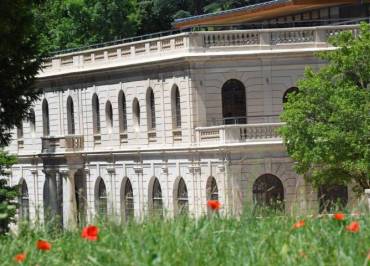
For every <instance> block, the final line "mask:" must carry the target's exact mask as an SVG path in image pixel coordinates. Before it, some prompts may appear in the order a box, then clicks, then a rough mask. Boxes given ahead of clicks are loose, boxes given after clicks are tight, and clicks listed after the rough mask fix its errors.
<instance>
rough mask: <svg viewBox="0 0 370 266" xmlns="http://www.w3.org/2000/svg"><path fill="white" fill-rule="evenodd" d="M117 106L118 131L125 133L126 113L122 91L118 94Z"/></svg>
mask: <svg viewBox="0 0 370 266" xmlns="http://www.w3.org/2000/svg"><path fill="white" fill-rule="evenodd" d="M118 108H119V131H120V133H125V132H126V131H127V113H126V97H125V94H124V93H123V91H120V92H119V95H118Z"/></svg>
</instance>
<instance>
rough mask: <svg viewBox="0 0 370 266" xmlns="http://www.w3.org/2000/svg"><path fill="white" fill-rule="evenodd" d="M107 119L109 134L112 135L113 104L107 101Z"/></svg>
mask: <svg viewBox="0 0 370 266" xmlns="http://www.w3.org/2000/svg"><path fill="white" fill-rule="evenodd" d="M105 117H106V121H107V128H108V131H109V133H112V128H113V109H112V104H111V103H110V101H107V103H106V104H105Z"/></svg>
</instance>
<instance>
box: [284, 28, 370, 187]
mask: <svg viewBox="0 0 370 266" xmlns="http://www.w3.org/2000/svg"><path fill="white" fill-rule="evenodd" d="M356 35H357V36H356V37H354V35H352V33H351V32H350V31H349V32H343V33H341V34H339V35H338V36H335V37H333V38H331V39H330V42H331V44H332V45H333V46H335V47H337V49H334V50H332V51H327V52H322V53H319V57H320V58H321V59H324V60H325V61H327V65H326V66H324V67H322V68H321V69H320V70H319V71H318V72H315V71H313V70H312V69H311V68H307V69H306V71H305V76H304V78H303V79H302V80H300V81H299V82H298V86H299V92H298V93H292V94H290V95H289V96H288V102H287V103H286V104H285V105H284V111H283V113H282V115H281V118H282V120H283V121H284V122H286V125H285V126H283V127H282V129H281V134H282V136H283V139H284V142H285V144H286V147H287V150H288V153H289V155H290V156H291V157H292V158H293V159H294V160H295V161H296V162H297V164H296V170H297V172H298V173H301V174H305V176H306V178H307V179H308V180H310V181H312V182H313V184H314V185H322V184H328V185H330V184H348V183H350V182H354V183H355V184H356V185H357V187H356V188H357V189H358V190H359V191H363V189H364V188H369V187H370V123H369V122H370V90H369V85H370V27H369V25H368V24H361V26H360V30H359V31H358V32H357V34H356Z"/></svg>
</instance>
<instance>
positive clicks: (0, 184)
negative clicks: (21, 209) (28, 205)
mask: <svg viewBox="0 0 370 266" xmlns="http://www.w3.org/2000/svg"><path fill="white" fill-rule="evenodd" d="M15 162H16V158H15V157H14V156H10V155H8V154H6V153H4V152H1V151H0V175H3V176H4V175H6V173H5V172H4V169H5V168H8V167H10V166H11V165H12V164H14V163H15ZM17 195H18V187H17V186H14V187H10V186H8V185H7V181H6V179H0V234H4V233H6V232H8V231H9V224H10V223H12V222H15V220H14V216H15V214H16V209H17V204H16V203H15V199H16V197H17Z"/></svg>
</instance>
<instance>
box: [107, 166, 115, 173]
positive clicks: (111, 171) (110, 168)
mask: <svg viewBox="0 0 370 266" xmlns="http://www.w3.org/2000/svg"><path fill="white" fill-rule="evenodd" d="M106 170H107V172H108V174H114V173H115V172H116V168H114V166H107V168H106Z"/></svg>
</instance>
